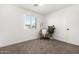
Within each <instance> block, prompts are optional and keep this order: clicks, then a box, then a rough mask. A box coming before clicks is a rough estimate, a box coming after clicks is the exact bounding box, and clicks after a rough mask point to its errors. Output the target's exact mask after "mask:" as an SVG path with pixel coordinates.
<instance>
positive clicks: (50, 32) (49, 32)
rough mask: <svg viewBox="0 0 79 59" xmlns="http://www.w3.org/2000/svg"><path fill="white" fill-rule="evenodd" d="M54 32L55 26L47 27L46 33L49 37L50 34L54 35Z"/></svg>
mask: <svg viewBox="0 0 79 59" xmlns="http://www.w3.org/2000/svg"><path fill="white" fill-rule="evenodd" d="M54 30H55V26H54V25H53V26H48V30H47V32H48V34H49V36H50V37H52V34H53V33H54Z"/></svg>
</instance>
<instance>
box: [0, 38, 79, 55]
mask: <svg viewBox="0 0 79 59" xmlns="http://www.w3.org/2000/svg"><path fill="white" fill-rule="evenodd" d="M0 53H3V54H77V53H79V46H76V45H71V44H68V43H65V42H61V41H57V40H54V39H53V40H44V39H41V40H40V39H36V40H31V41H27V42H22V43H19V44H15V45H10V46H7V47H3V48H0Z"/></svg>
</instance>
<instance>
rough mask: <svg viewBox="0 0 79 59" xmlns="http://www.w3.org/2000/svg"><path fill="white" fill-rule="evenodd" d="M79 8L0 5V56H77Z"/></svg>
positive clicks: (44, 5) (73, 5) (67, 5)
mask: <svg viewBox="0 0 79 59" xmlns="http://www.w3.org/2000/svg"><path fill="white" fill-rule="evenodd" d="M78 53H79V4H0V54H78Z"/></svg>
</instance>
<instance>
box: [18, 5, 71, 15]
mask: <svg viewBox="0 0 79 59" xmlns="http://www.w3.org/2000/svg"><path fill="white" fill-rule="evenodd" d="M18 6H19V7H22V8H25V9H29V10H32V11H34V12H38V13H41V14H48V13H50V12H53V11H56V10H59V9H62V8H65V7H69V6H71V4H44V5H41V6H34V5H33V4H19V5H18Z"/></svg>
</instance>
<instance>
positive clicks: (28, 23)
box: [24, 16, 36, 28]
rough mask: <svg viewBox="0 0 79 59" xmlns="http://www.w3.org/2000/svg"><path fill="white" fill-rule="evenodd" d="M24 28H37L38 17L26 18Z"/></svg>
mask: <svg viewBox="0 0 79 59" xmlns="http://www.w3.org/2000/svg"><path fill="white" fill-rule="evenodd" d="M24 22H25V24H24V25H25V26H24V28H36V16H25V21H24Z"/></svg>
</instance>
